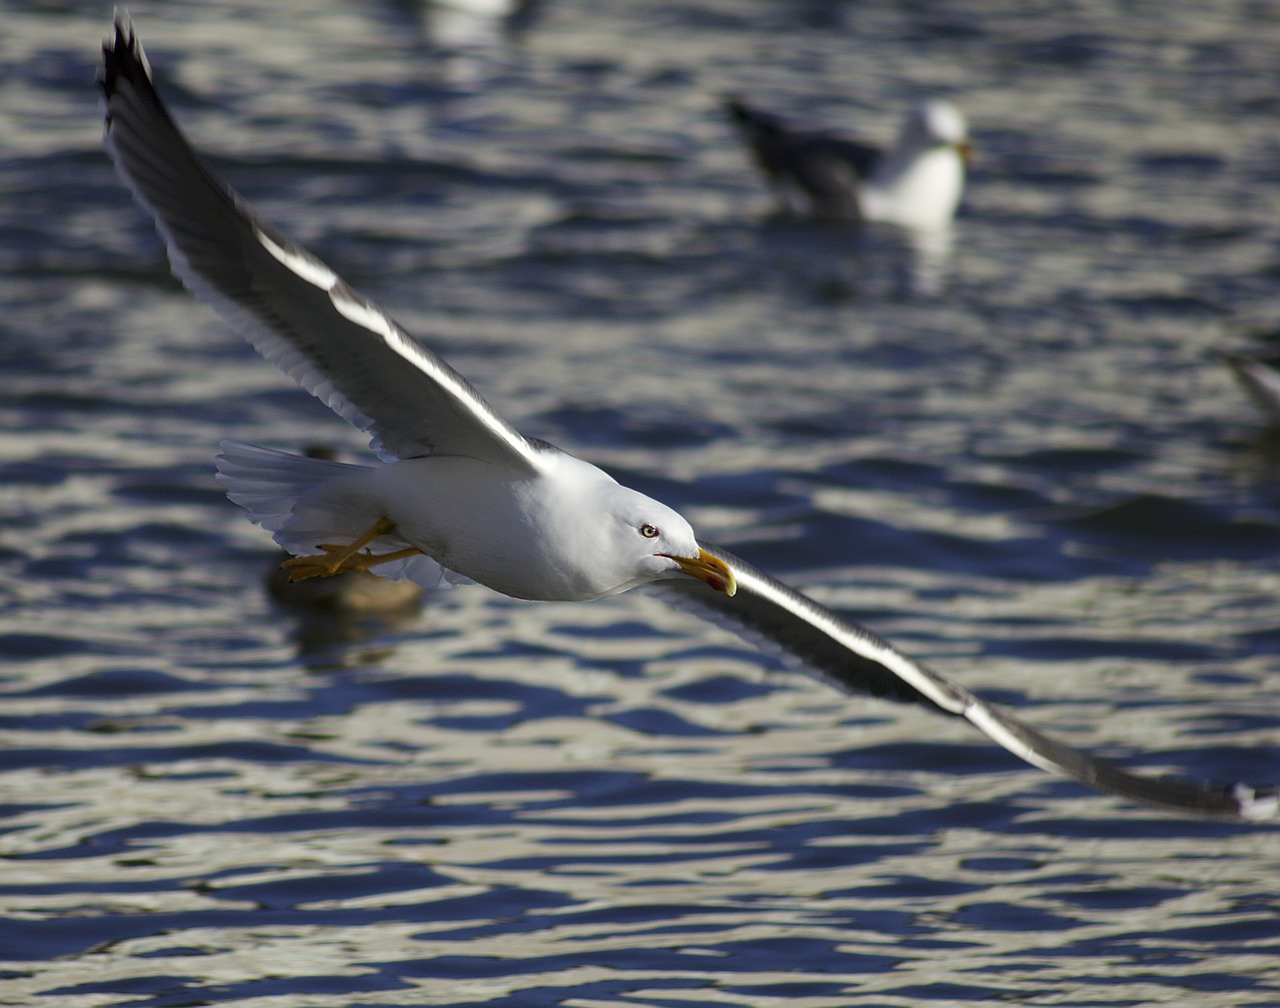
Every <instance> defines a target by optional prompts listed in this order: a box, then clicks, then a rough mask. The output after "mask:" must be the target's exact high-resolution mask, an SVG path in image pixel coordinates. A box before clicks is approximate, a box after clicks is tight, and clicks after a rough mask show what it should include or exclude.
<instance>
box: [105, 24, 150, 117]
mask: <svg viewBox="0 0 1280 1008" xmlns="http://www.w3.org/2000/svg"><path fill="white" fill-rule="evenodd" d="M121 81H125V82H128V83H130V84H134V85H138V84H141V83H143V82H144V81H145V82H146V83H147V84H150V83H151V67H150V65H149V64H148V63H147V54H146V53H144V52H143V51H142V43H141V42H139V41H138V36H137V33H136V32H135V31H134V30H133V22H132V21H131V20H130V19H129V14H128V12H127V11H125V10H122V9H117V10H116V16H115V31H114V33H113V35H112V37H111V38H108V39H107V40H106V41H104V42H103V43H102V68H101V70H99V72H98V86H99V87H100V88H102V93H103V94H104V95H105V96H106V97H107V100H108V101H110V99H111V97H112V96H113V95H115V93H116V92H117V91H118V90H119V89H120V83H121Z"/></svg>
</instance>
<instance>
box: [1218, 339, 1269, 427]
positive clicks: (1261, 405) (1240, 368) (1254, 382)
mask: <svg viewBox="0 0 1280 1008" xmlns="http://www.w3.org/2000/svg"><path fill="white" fill-rule="evenodd" d="M1222 359H1223V360H1224V361H1225V362H1226V365H1227V367H1229V368H1230V369H1231V373H1232V374H1234V375H1235V376H1236V380H1237V381H1239V382H1240V384H1241V386H1242V387H1243V388H1244V390H1245V392H1247V393H1248V394H1249V398H1250V399H1252V400H1253V402H1254V405H1256V406H1257V407H1258V409H1260V410H1261V411H1262V412H1263V413H1264V414H1265V415H1266V417H1267V422H1268V423H1269V424H1270V425H1271V426H1272V427H1277V428H1280V371H1277V370H1276V369H1275V368H1273V367H1270V366H1268V365H1266V364H1263V363H1262V362H1261V361H1257V360H1254V359H1253V358H1252V357H1243V356H1239V355H1237V354H1224V355H1223V358H1222Z"/></svg>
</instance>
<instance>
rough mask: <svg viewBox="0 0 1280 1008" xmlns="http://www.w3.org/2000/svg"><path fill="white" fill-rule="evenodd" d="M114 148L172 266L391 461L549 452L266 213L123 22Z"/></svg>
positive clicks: (112, 95) (107, 78)
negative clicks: (216, 164)
mask: <svg viewBox="0 0 1280 1008" xmlns="http://www.w3.org/2000/svg"><path fill="white" fill-rule="evenodd" d="M103 53H104V57H105V62H104V69H103V73H102V76H101V80H100V83H101V86H102V90H103V93H104V94H105V96H106V105H107V108H106V138H105V143H106V147H107V150H108V152H109V153H110V154H111V156H112V158H113V160H114V161H115V164H116V168H117V170H118V171H119V173H120V175H121V176H122V177H123V178H124V180H125V182H126V183H127V184H128V185H129V187H130V188H131V189H132V190H133V193H134V196H135V198H136V199H137V201H138V202H139V203H140V204H141V205H142V207H143V208H144V209H145V210H146V211H147V212H148V213H149V214H151V216H152V217H153V218H154V219H155V224H156V229H157V230H158V231H159V233H160V236H161V238H162V239H163V240H164V243H165V245H166V246H167V249H168V253H169V260H170V263H171V264H172V267H173V271H174V273H175V274H176V275H177V276H178V278H179V279H181V280H182V282H183V283H184V284H185V285H186V286H187V288H188V289H190V290H191V292H192V293H193V294H195V295H196V296H197V297H199V298H200V299H201V300H203V301H206V302H207V303H209V304H210V305H212V306H213V307H214V308H215V309H216V310H217V311H218V312H219V314H221V315H222V316H223V317H224V318H225V319H226V320H227V321H228V322H229V323H230V324H231V325H232V326H233V327H234V328H235V329H236V330H238V331H239V332H240V334H241V335H242V336H244V337H245V338H246V339H247V340H248V341H249V342H250V343H252V344H253V345H254V347H256V348H257V349H258V351H259V352H260V353H262V354H263V356H265V357H266V358H268V359H269V360H271V361H272V362H273V363H275V364H276V365H277V366H278V367H280V368H281V370H283V371H284V372H285V373H286V374H288V375H289V376H290V377H291V378H293V379H294V380H295V381H296V382H297V383H298V384H299V385H301V386H302V387H303V388H305V389H306V390H307V391H308V392H310V393H311V394H312V395H314V396H316V397H317V398H318V399H320V400H321V401H323V402H324V403H325V404H326V405H327V406H329V408H330V409H332V410H333V411H334V412H335V413H337V414H338V415H339V416H341V417H342V418H343V419H345V420H347V421H349V422H350V423H351V424H353V425H354V426H356V427H357V428H359V429H360V430H362V431H365V432H367V433H368V434H369V435H370V443H371V445H372V447H373V449H374V450H375V451H376V452H378V454H379V455H381V456H382V457H383V458H384V459H392V458H414V457H418V456H423V455H428V454H432V453H438V454H448V455H468V456H473V457H476V458H483V459H489V460H492V461H497V462H502V463H505V464H508V465H511V464H515V465H520V466H524V467H526V468H528V469H536V468H537V455H538V452H539V449H538V448H537V447H536V446H535V445H534V444H532V443H531V442H529V441H528V440H526V439H525V438H524V437H523V436H522V435H520V434H519V433H518V432H517V431H516V430H515V429H514V428H513V427H511V426H510V425H509V424H508V423H507V422H506V421H505V420H503V419H502V418H501V417H500V416H498V414H497V413H495V412H494V410H493V409H492V407H490V406H489V404H488V403H486V402H485V401H484V399H483V398H482V397H481V396H480V394H479V393H478V392H477V391H476V390H475V389H474V388H472V386H471V385H470V384H469V383H468V382H467V381H466V379H465V378H463V377H462V376H461V375H460V374H458V373H457V372H456V371H454V370H453V368H451V367H450V366H449V365H448V364H446V363H445V362H444V361H443V360H442V359H441V358H439V357H437V356H436V355H435V354H433V353H431V352H430V351H429V350H426V349H424V348H423V347H421V346H419V345H418V344H417V343H415V342H414V341H413V340H412V339H411V338H410V337H409V336H408V335H407V334H406V333H405V332H404V330H402V329H401V328H400V327H399V326H398V325H397V324H396V323H395V321H394V320H393V319H392V318H391V317H390V316H388V315H387V314H386V313H385V312H383V311H382V310H381V309H380V308H379V307H378V306H377V305H376V304H374V303H373V302H372V301H370V300H369V299H368V298H366V297H364V296H363V295H361V294H359V293H358V292H356V291H355V290H353V289H352V288H351V287H349V286H348V285H347V284H346V283H345V282H343V281H342V279H341V278H339V277H338V276H337V275H336V274H335V273H334V272H333V271H332V270H331V269H329V268H328V267H327V266H325V265H324V263H322V262H321V261H320V260H319V259H317V258H315V257H314V256H313V255H311V253H309V252H308V251H307V250H306V249H304V248H302V247H301V246H299V245H297V244H295V243H293V242H292V241H290V240H289V239H288V238H287V237H285V236H284V235H283V234H281V233H280V232H279V231H277V230H276V229H275V228H273V227H271V226H270V225H269V224H267V223H266V222H264V221H263V220H262V219H261V218H260V217H259V216H258V215H257V214H256V213H255V212H254V211H253V209H252V208H251V207H250V206H249V205H248V203H247V202H245V200H244V199H242V198H241V197H240V196H239V195H238V194H237V193H235V192H234V191H233V190H232V189H231V188H230V187H228V186H227V185H226V184H225V183H223V182H222V181H221V180H220V179H219V178H218V177H217V176H216V175H215V174H214V173H213V171H212V170H211V169H210V168H209V167H208V165H206V164H205V162H204V161H203V159H202V158H201V157H200V156H199V154H197V153H196V151H195V150H194V149H192V147H191V145H190V144H189V143H188V142H187V140H186V138H185V137H184V136H183V134H182V132H181V130H179V128H178V126H177V124H176V123H175V122H174V121H173V119H172V117H171V116H170V115H169V112H168V110H167V109H166V108H165V106H164V103H163V102H162V101H161V99H160V96H159V94H158V93H157V92H156V89H155V87H154V85H153V83H152V80H151V75H150V72H149V68H148V67H147V63H146V58H145V56H144V55H143V53H142V47H141V45H140V44H139V43H138V41H137V39H136V38H135V37H134V35H133V32H132V29H130V28H129V27H128V25H127V24H124V23H122V22H120V21H117V23H116V31H115V37H114V39H113V40H110V41H108V42H107V44H106V45H104V47H103Z"/></svg>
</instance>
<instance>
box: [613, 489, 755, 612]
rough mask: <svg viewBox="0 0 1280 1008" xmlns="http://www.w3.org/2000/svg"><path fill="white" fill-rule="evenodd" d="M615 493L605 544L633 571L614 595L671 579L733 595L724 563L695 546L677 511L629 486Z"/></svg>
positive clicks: (690, 529) (730, 573) (734, 587)
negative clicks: (693, 580)
mask: <svg viewBox="0 0 1280 1008" xmlns="http://www.w3.org/2000/svg"><path fill="white" fill-rule="evenodd" d="M617 491H618V492H617V493H615V494H614V495H613V497H614V500H613V507H612V508H611V515H610V522H609V524H610V525H611V526H612V529H611V536H610V539H611V541H612V542H613V543H614V545H615V548H616V549H618V552H617V554H616V556H617V558H618V560H619V561H620V562H621V563H623V564H627V565H631V566H632V568H633V569H634V570H636V571H637V572H638V576H635V577H633V578H631V579H630V580H628V581H626V582H625V583H624V584H623V585H622V586H621V588H620V589H619V590H624V589H625V588H630V587H633V586H635V585H638V584H646V583H648V582H650V581H660V580H663V579H666V578H671V577H692V578H697V580H699V581H702V582H704V583H705V584H707V585H709V586H710V587H711V588H713V589H715V590H716V591H719V592H724V593H725V594H726V595H732V594H733V593H734V592H735V591H737V587H738V586H737V582H736V581H735V580H734V577H733V571H731V570H730V569H729V566H728V564H726V563H725V562H724V561H723V560H721V559H720V558H719V557H717V556H715V555H714V554H713V553H710V552H708V551H707V550H705V549H703V547H702V546H701V545H699V543H698V540H697V537H696V536H695V535H694V533H693V527H692V526H691V525H690V524H689V523H688V521H686V520H685V518H684V517H683V516H682V515H680V513H679V512H677V511H675V510H673V509H672V508H669V507H667V505H665V504H663V503H661V502H660V501H656V500H654V499H653V498H651V497H646V496H645V495H644V494H642V493H640V492H638V491H636V490H632V489H631V488H630V487H624V486H621V485H619V486H618V488H617ZM619 547H620V548H619Z"/></svg>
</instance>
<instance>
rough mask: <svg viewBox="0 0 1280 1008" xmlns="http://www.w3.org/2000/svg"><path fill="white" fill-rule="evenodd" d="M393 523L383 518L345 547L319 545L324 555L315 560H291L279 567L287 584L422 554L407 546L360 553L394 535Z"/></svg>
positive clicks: (311, 558) (416, 549)
mask: <svg viewBox="0 0 1280 1008" xmlns="http://www.w3.org/2000/svg"><path fill="white" fill-rule="evenodd" d="M395 528H396V525H395V522H393V521H392V520H391V519H390V518H387V517H386V516H383V517H381V518H379V519H378V520H377V521H376V522H374V523H373V525H372V526H370V528H369V530H368V531H367V532H365V533H364V534H363V535H362V536H360V537H359V538H357V539H355V540H354V541H352V542H349V543H347V544H345V545H343V544H341V543H321V544H320V549H322V550H324V552H323V553H320V554H317V555H316V556H305V557H294V558H293V559H291V560H286V561H285V562H284V563H282V564H281V565H280V566H281V567H282V568H283V569H285V570H287V571H288V572H289V580H290V581H305V580H306V579H307V578H313V577H332V576H333V575H334V574H342V573H344V572H346V571H365V570H368V569H369V568H370V567H375V566H377V565H378V564H384V563H390V562H391V561H392V560H403V559H404V558H405V557H410V556H414V555H415V554H417V553H421V552H422V550H420V549H418V548H417V547H414V546H410V547H408V548H407V549H401V550H395V551H394V552H392V553H361V552H360V551H361V550H362V549H364V548H365V547H366V546H368V545H369V543H371V542H373V541H374V540H375V539H377V538H378V536H381V535H386V534H387V533H388V532H394V531H395Z"/></svg>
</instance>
